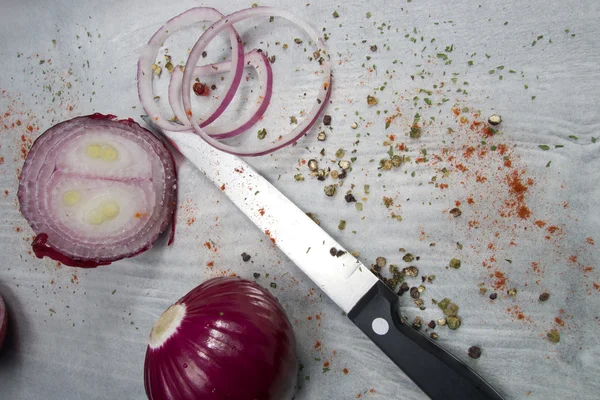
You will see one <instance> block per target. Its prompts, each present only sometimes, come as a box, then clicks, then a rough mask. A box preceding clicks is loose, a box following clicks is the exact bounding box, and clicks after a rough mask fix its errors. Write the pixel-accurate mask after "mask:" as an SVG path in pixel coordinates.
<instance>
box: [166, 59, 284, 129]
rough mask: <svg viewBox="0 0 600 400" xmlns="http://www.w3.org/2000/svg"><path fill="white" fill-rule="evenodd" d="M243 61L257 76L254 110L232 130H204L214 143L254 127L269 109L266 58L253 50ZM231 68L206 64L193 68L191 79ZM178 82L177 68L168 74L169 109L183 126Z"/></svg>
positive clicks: (270, 86)
mask: <svg viewBox="0 0 600 400" xmlns="http://www.w3.org/2000/svg"><path fill="white" fill-rule="evenodd" d="M244 60H245V64H246V66H251V67H254V69H255V70H256V73H257V74H258V79H259V85H260V93H259V102H258V108H257V109H256V111H255V112H254V113H253V114H252V116H251V117H250V118H249V119H248V120H247V121H245V122H243V123H241V124H240V123H237V122H236V123H235V124H234V127H232V128H229V129H223V128H213V127H207V128H206V129H205V132H207V133H208V134H209V135H210V136H211V137H213V138H215V139H226V138H230V137H233V136H236V135H239V134H240V133H243V132H245V131H246V130H248V129H249V128H250V127H252V126H253V125H254V124H256V123H257V122H258V121H259V120H260V118H261V117H262V116H263V115H264V113H265V111H267V108H268V106H269V102H270V101H271V95H272V93H273V70H272V68H271V63H270V62H269V59H268V58H267V55H266V54H265V53H264V52H263V51H261V50H257V49H254V50H252V51H250V52H248V53H246V54H244ZM231 65H232V62H231V61H226V62H223V63H219V64H210V65H203V66H199V67H196V68H195V70H194V79H198V78H201V77H202V76H207V75H213V74H217V73H222V72H229V71H230V70H231ZM182 80H183V68H182V67H180V66H177V67H176V68H175V70H174V71H173V73H172V74H171V81H170V82H169V104H170V105H171V108H172V109H173V113H174V114H175V117H177V119H178V120H179V121H186V122H187V116H186V114H185V111H183V106H182V104H181V92H182V90H181V89H182V86H181V84H182ZM200 126H201V127H204V126H206V124H205V123H201V124H200ZM190 129H191V126H190Z"/></svg>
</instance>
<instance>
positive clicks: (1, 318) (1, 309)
mask: <svg viewBox="0 0 600 400" xmlns="http://www.w3.org/2000/svg"><path fill="white" fill-rule="evenodd" d="M7 327H8V313H7V312H6V305H5V304H4V299H3V298H2V295H1V294H0V349H2V343H4V338H5V337H6V329H7Z"/></svg>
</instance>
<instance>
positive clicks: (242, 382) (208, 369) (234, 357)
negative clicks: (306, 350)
mask: <svg viewBox="0 0 600 400" xmlns="http://www.w3.org/2000/svg"><path fill="white" fill-rule="evenodd" d="M144 369H145V371H144V384H145V388H146V394H147V395H148V398H149V399H150V400H200V399H203V400H204V399H211V400H221V399H232V400H233V399H234V400H290V399H291V398H292V396H293V392H294V388H295V384H296V377H297V359H296V339H295V336H294V331H293V329H292V326H291V324H290V322H289V320H288V318H287V316H286V314H285V312H284V310H283V308H282V307H281V305H280V304H279V302H278V301H277V299H276V298H275V297H274V296H273V295H272V294H270V293H269V292H268V291H266V290H265V289H263V288H262V287H260V286H259V285H257V284H256V283H254V282H250V281H247V280H244V279H241V278H237V277H221V278H214V279H211V280H208V281H206V282H204V283H203V284H201V285H200V286H198V287H196V288H195V289H193V290H192V291H191V292H189V293H188V294H187V295H185V296H184V297H183V298H181V299H180V300H179V301H177V302H176V303H175V304H173V305H172V306H170V307H169V308H168V309H167V310H166V311H165V312H164V313H163V314H162V315H161V316H160V318H159V319H158V321H157V322H156V324H155V325H154V327H153V328H152V332H151V333H150V338H149V344H148V348H147V350H146V360H145V363H144Z"/></svg>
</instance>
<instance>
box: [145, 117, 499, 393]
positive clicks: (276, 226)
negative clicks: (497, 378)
mask: <svg viewBox="0 0 600 400" xmlns="http://www.w3.org/2000/svg"><path fill="white" fill-rule="evenodd" d="M142 119H144V121H146V123H147V124H148V125H150V127H151V128H152V129H153V130H154V131H156V132H157V133H158V134H162V136H164V137H166V138H167V139H168V140H169V141H170V142H171V144H172V145H173V146H174V147H175V148H177V149H178V150H179V151H180V152H181V154H183V155H184V156H185V157H186V158H187V159H188V160H189V161H191V162H192V164H194V165H195V166H196V167H198V169H199V170H200V171H201V172H202V173H204V175H205V176H206V177H207V178H208V179H210V180H211V181H212V182H213V183H214V184H215V185H217V187H219V188H220V189H221V190H222V191H223V192H224V193H225V194H226V195H227V196H228V197H229V199H230V200H231V201H232V202H233V203H234V204H235V205H236V206H237V207H238V208H239V209H240V210H241V211H242V212H243V213H244V214H246V216H247V217H248V218H250V220H252V222H254V224H256V226H257V227H258V228H259V229H260V230H261V231H263V232H264V233H265V235H266V236H267V237H268V238H269V239H270V240H271V241H272V242H273V243H275V244H276V245H277V246H278V247H279V249H281V251H283V252H284V253H285V255H286V256H288V257H289V258H290V260H292V261H293V262H294V263H295V264H296V265H297V266H298V267H300V269H301V270H302V271H303V272H304V273H305V274H306V275H307V276H308V277H309V278H310V279H311V280H312V281H313V282H314V283H315V284H316V285H317V286H318V287H319V288H320V289H321V290H322V291H323V292H325V294H327V295H328V296H329V297H330V298H331V299H332V300H333V301H334V302H335V303H336V304H337V305H338V306H339V307H340V308H341V309H342V310H344V311H345V312H346V314H347V315H348V318H350V320H352V322H354V324H356V326H358V328H360V330H362V331H363V332H364V333H365V334H366V335H367V336H368V337H369V339H371V340H372V341H373V342H374V343H375V344H376V345H377V346H378V347H379V348H380V349H381V350H382V351H383V352H384V353H385V354H386V355H387V356H388V357H389V358H390V359H391V360H392V361H393V362H394V363H395V364H396V365H397V366H398V367H400V369H402V371H404V373H406V375H407V376H408V377H409V378H410V379H412V380H413V381H414V382H415V383H416V384H417V385H418V386H419V387H420V388H421V389H422V390H423V391H424V392H425V393H426V394H427V395H428V396H429V397H430V398H432V399H436V400H437V399H444V400H450V399H456V400H458V399H461V400H467V399H502V398H503V397H502V396H501V395H500V394H499V393H498V392H497V391H496V390H495V389H494V388H492V387H491V386H490V385H489V384H488V383H487V382H486V381H484V380H483V378H481V377H480V376H479V375H477V373H475V372H474V371H473V370H472V369H470V368H469V367H468V366H467V365H465V364H464V363H463V362H462V361H460V360H459V359H458V358H456V357H454V356H453V355H452V354H450V353H449V352H447V351H446V350H444V349H443V348H442V347H440V346H439V345H437V344H436V343H435V342H433V341H432V340H430V339H429V338H428V337H427V336H425V335H423V334H421V333H420V332H418V331H417V330H415V329H413V328H412V327H411V326H410V325H409V324H408V323H407V322H406V320H405V319H404V318H403V317H402V316H401V315H400V312H399V298H398V295H397V294H396V293H394V292H393V291H392V290H391V289H390V288H389V287H388V286H386V285H385V284H384V283H383V282H381V281H380V280H379V279H378V278H377V277H376V276H375V275H373V274H372V273H371V271H369V268H367V267H365V266H364V265H363V264H362V263H361V262H360V261H358V260H357V259H356V258H355V257H353V256H352V255H351V254H350V253H348V252H347V251H345V250H344V248H343V247H342V246H341V245H340V244H339V243H337V242H336V241H335V240H334V239H333V238H332V237H331V236H329V235H328V234H327V233H326V232H325V231H324V230H323V229H321V228H320V227H319V226H318V225H317V224H315V223H314V222H313V221H312V220H311V219H310V218H309V217H308V216H307V215H306V214H305V213H304V212H303V211H302V210H300V209H299V208H298V207H297V206H296V205H294V204H293V203H292V202H291V201H290V200H289V199H287V198H286V197H285V196H284V195H283V194H282V193H281V192H279V191H278V190H277V189H276V188H275V187H274V186H273V185H272V184H271V183H269V182H268V181H267V180H266V179H265V178H263V177H262V176H261V175H260V174H259V173H257V172H256V171H255V170H254V169H253V168H252V167H250V166H249V165H248V164H247V163H246V162H245V161H244V160H242V159H241V158H239V157H237V156H234V155H231V154H227V153H224V152H222V151H219V150H217V149H215V148H213V147H212V146H210V145H209V144H208V143H206V142H205V141H204V140H203V139H202V138H201V137H200V136H198V135H197V134H195V133H190V132H171V131H167V130H163V129H161V128H159V127H157V126H155V125H154V124H153V123H152V120H151V119H150V118H149V117H148V116H146V115H143V116H142Z"/></svg>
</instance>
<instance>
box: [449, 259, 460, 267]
mask: <svg viewBox="0 0 600 400" xmlns="http://www.w3.org/2000/svg"><path fill="white" fill-rule="evenodd" d="M450 268H454V269H459V268H460V260H459V259H457V258H453V259H452V260H450Z"/></svg>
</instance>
